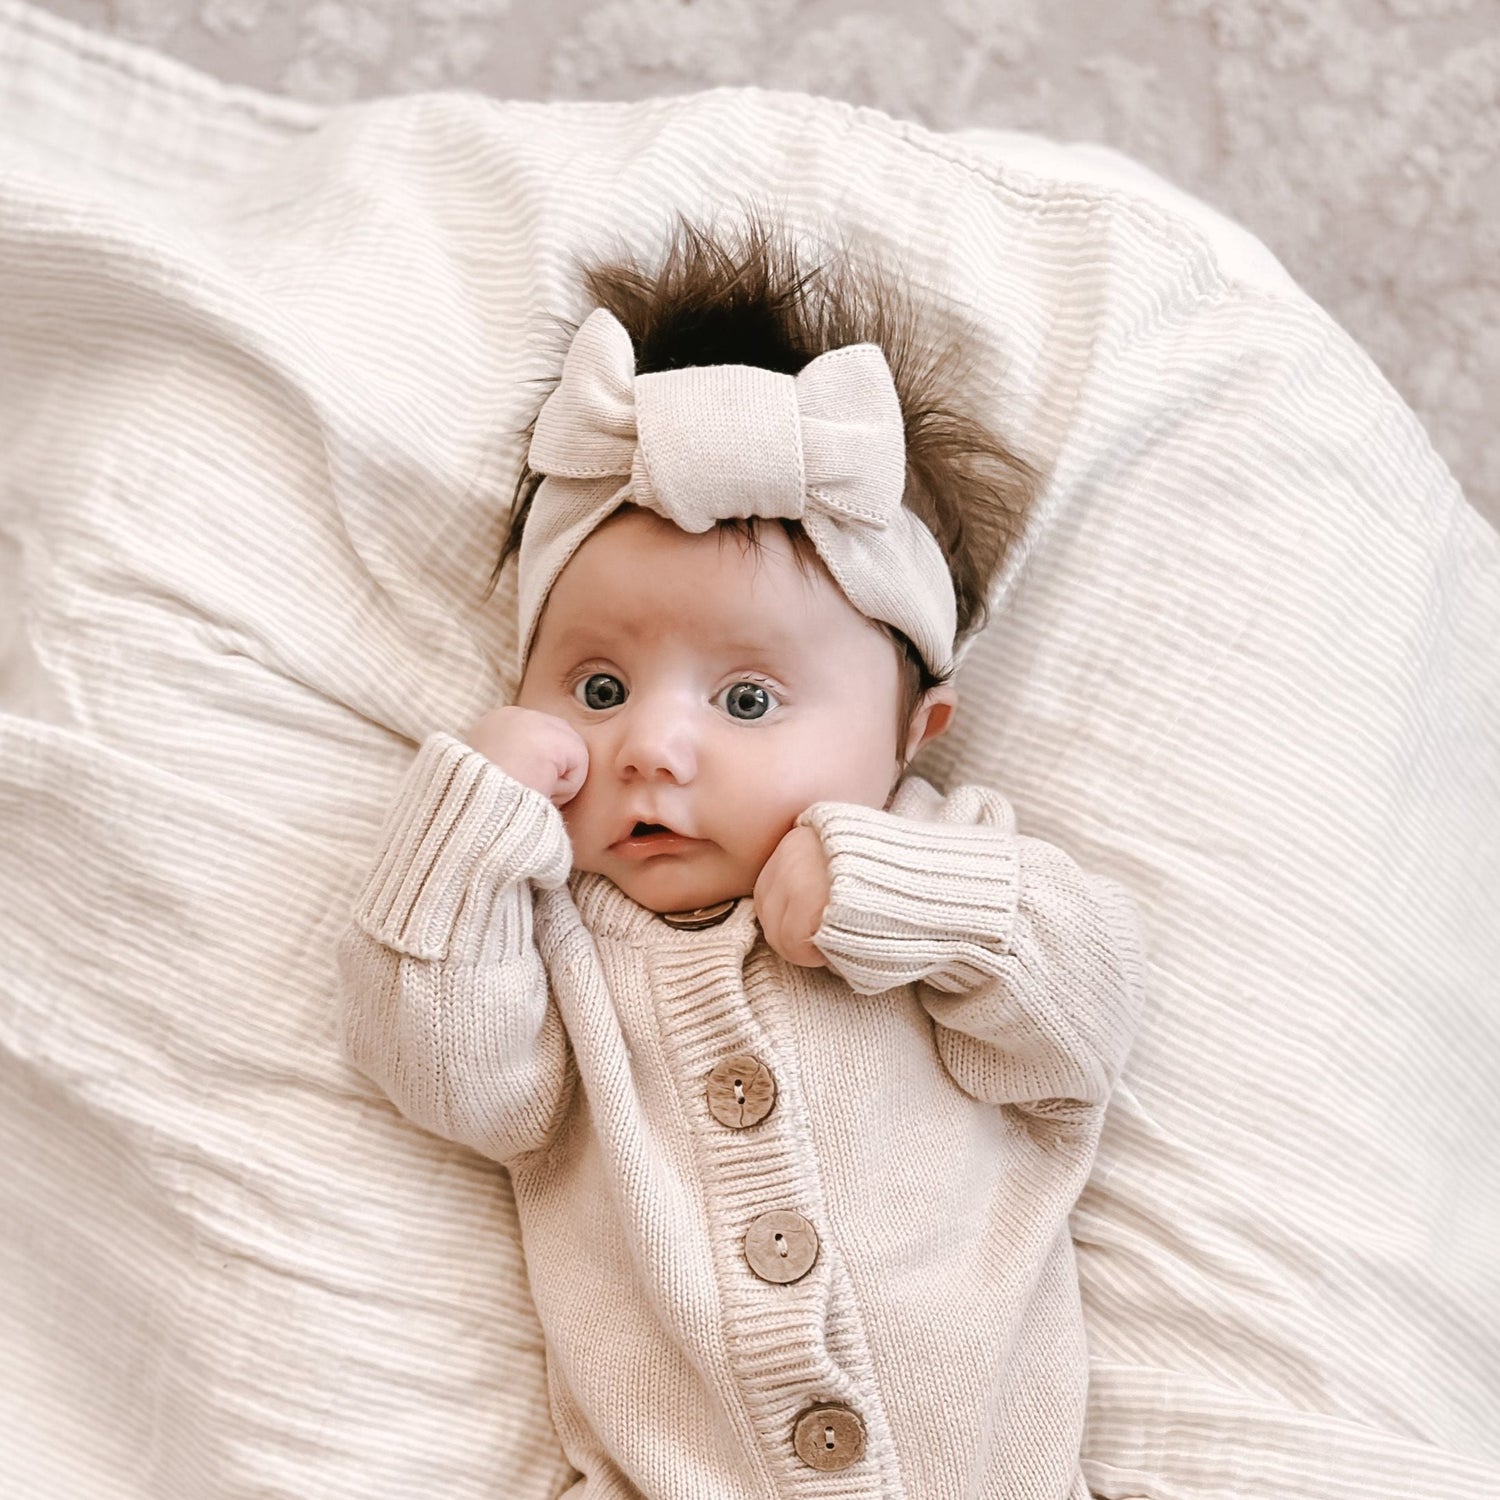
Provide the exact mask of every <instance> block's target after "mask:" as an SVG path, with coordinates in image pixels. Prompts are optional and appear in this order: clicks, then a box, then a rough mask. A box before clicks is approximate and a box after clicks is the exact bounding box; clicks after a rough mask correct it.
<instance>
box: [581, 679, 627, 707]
mask: <svg viewBox="0 0 1500 1500" xmlns="http://www.w3.org/2000/svg"><path fill="white" fill-rule="evenodd" d="M578 688H582V689H583V699H582V701H583V702H584V703H585V704H586V705H587V706H588V707H589V708H614V707H615V706H616V705H617V704H620V703H623V702H624V701H625V684H624V683H623V682H621V681H620V679H619V678H618V677H615V676H614V675H612V674H611V673H609V672H590V673H589V675H588V676H587V677H585V678H584V679H583V681H582V682H580V683H579V684H578V686H577V687H575V688H574V689H573V696H574V697H575V698H577V697H578Z"/></svg>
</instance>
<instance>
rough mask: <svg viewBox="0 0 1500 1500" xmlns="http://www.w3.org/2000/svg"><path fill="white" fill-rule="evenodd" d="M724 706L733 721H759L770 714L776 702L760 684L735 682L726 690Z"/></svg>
mask: <svg viewBox="0 0 1500 1500" xmlns="http://www.w3.org/2000/svg"><path fill="white" fill-rule="evenodd" d="M722 696H723V698H724V706H725V708H727V709H728V710H729V716H730V718H732V719H759V718H763V717H764V716H765V715H766V714H768V713H770V711H771V706H772V704H773V703H774V702H775V699H774V698H772V696H771V694H770V693H768V692H767V691H766V689H765V688H764V687H762V686H761V684H760V683H758V682H748V681H746V682H735V683H731V684H730V685H729V686H728V687H727V688H725V689H724V692H723V694H722Z"/></svg>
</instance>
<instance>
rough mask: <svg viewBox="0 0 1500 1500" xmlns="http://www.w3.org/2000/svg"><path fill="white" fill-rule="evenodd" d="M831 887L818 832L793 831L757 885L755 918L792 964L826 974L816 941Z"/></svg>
mask: <svg viewBox="0 0 1500 1500" xmlns="http://www.w3.org/2000/svg"><path fill="white" fill-rule="evenodd" d="M830 888H831V882H830V879H829V875H828V856H827V855H826V854H824V852H823V840H822V839H820V838H819V837H818V834H817V830H816V829H813V828H807V827H801V828H793V829H790V830H788V832H787V833H786V835H785V836H784V837H783V838H782V840H781V842H780V843H779V844H777V846H776V847H775V848H774V849H773V850H772V851H771V857H770V859H768V860H767V861H766V862H765V864H764V865H763V866H762V867H761V872H760V877H759V878H758V879H757V880H756V882H755V895H754V898H753V899H754V901H755V915H756V918H757V919H758V920H759V922H760V927H761V931H762V932H764V933H765V935H766V941H767V942H768V943H769V944H770V945H771V947H773V948H774V949H775V950H776V951H777V952H778V953H779V954H780V955H781V956H782V957H783V958H784V959H785V960H786V961H787V962H788V963H789V964H801V965H802V967H803V968H805V969H821V968H826V967H827V965H828V960H827V959H826V958H824V957H823V955H822V953H821V952H819V950H818V949H817V948H816V947H815V946H814V944H813V940H812V936H813V933H815V932H816V931H817V930H818V928H819V927H821V926H822V924H823V912H824V909H825V908H826V907H827V905H828V896H829V891H830Z"/></svg>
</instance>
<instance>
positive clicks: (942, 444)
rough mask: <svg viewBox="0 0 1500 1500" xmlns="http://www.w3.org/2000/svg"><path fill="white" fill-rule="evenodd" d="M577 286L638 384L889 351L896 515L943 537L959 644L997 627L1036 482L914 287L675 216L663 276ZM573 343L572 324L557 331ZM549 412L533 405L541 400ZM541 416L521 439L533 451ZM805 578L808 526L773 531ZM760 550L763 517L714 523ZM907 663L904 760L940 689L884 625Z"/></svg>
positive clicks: (504, 549)
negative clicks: (912, 730) (899, 436)
mask: <svg viewBox="0 0 1500 1500" xmlns="http://www.w3.org/2000/svg"><path fill="white" fill-rule="evenodd" d="M579 274H580V277H581V280H582V283H583V286H584V288H585V290H586V291H587V293H588V297H589V305H590V309H591V310H592V308H594V307H606V308H608V309H609V310H610V312H612V313H613V314H614V315H615V316H616V317H617V318H618V319H619V320H620V322H621V323H622V324H624V326H625V328H626V330H627V331H628V332H629V334H630V337H631V341H632V343H633V344H634V346H635V358H636V373H637V374H639V375H647V374H653V373H655V372H657V371H661V370H678V369H683V368H685V367H687V366H690V365H718V364H742V365H759V366H762V367H763V368H765V369H769V370H777V371H780V372H781V373H783V374H786V375H795V374H797V373H798V372H799V371H800V370H801V369H802V368H803V367H804V366H805V365H807V364H808V363H809V362H811V361H812V360H813V359H815V358H816V357H817V356H818V355H819V354H823V353H825V352H826V351H827V350H829V349H838V348H841V347H842V346H843V345H845V344H856V343H874V344H878V345H879V346H880V347H881V349H882V350H883V351H884V353H885V357H886V362H887V364H888V365H889V366H890V370H891V376H892V378H893V380H894V381H895V385H896V390H897V393H898V394H899V396H900V398H901V410H902V413H903V415H904V417H905V431H906V490H905V493H904V495H903V502H904V503H905V504H906V505H907V506H908V507H909V508H910V509H911V510H912V511H913V512H914V513H915V514H916V515H917V516H918V517H919V518H920V519H921V520H922V521H923V522H924V523H925V524H926V525H927V527H928V528H929V529H930V530H931V532H932V534H933V536H935V537H936V538H937V541H938V545H939V546H940V547H941V548H942V551H943V555H944V556H945V557H946V558H947V561H948V569H949V572H950V573H951V575H952V577H953V588H954V594H955V596H956V599H957V617H958V618H957V623H958V632H957V634H958V639H959V640H960V641H961V640H963V639H964V638H965V637H967V636H969V635H971V634H972V633H973V632H974V631H976V630H978V629H980V628H981V627H982V626H983V625H984V624H985V622H986V620H987V618H988V606H987V603H986V600H987V596H988V594H989V590H990V586H991V584H992V583H993V582H994V579H995V577H996V576H997V574H998V572H999V570H1000V566H1001V564H1002V563H1003V562H1004V559H1005V557H1006V555H1007V553H1008V552H1009V550H1010V548H1011V547H1012V545H1013V544H1014V543H1015V541H1016V540H1017V538H1018V537H1019V536H1020V533H1021V527H1022V523H1023V522H1024V520H1025V516H1026V512H1027V510H1028V509H1029V507H1030V504H1031V501H1032V499H1033V497H1034V495H1035V493H1036V488H1037V483H1038V480H1039V477H1040V476H1039V475H1038V472H1037V470H1036V469H1034V468H1033V467H1032V466H1031V465H1030V464H1028V463H1027V462H1025V461H1024V460H1023V459H1021V458H1019V457H1018V456H1017V455H1016V454H1014V453H1012V452H1011V450H1010V449H1009V448H1008V447H1007V446H1006V445H1005V443H1004V442H1002V441H1001V439H1000V438H999V437H998V436H997V435H996V434H995V433H994V432H992V431H991V430H990V429H989V428H988V427H987V426H986V425H985V424H984V423H983V422H981V421H980V420H979V419H978V418H977V417H975V416H974V415H972V413H971V412H970V411H969V410H967V409H966V404H967V403H966V402H965V396H972V392H971V390H970V387H971V384H972V379H973V363H972V353H971V349H972V345H970V344H968V343H967V342H966V341H965V340H964V339H963V338H962V336H961V333H959V334H955V333H948V334H946V335H939V334H936V333H935V330H934V329H933V328H932V327H931V326H930V325H929V323H927V322H924V320H923V318H922V317H921V316H920V315H919V312H918V308H917V306H916V304H915V301H914V298H913V295H912V292H911V290H910V287H909V284H908V282H907V281H906V280H905V279H904V278H903V277H901V276H899V275H898V274H896V273H894V272H892V271H891V270H890V269H889V268H888V267H886V266H885V265H882V264H881V263H879V262H878V261H875V260H869V261H867V262H866V263H863V264H862V263H861V261H860V259H859V258H857V257H856V256H855V255H853V254H852V253H850V252H849V250H848V247H847V246H845V248H844V253H841V254H837V255H835V256H833V257H831V258H830V259H829V260H828V261H825V262H824V264H822V265H820V266H815V267H806V266H804V265H803V264H802V263H801V262H800V261H799V256H798V252H797V249H796V246H795V245H794V243H793V242H792V241H791V239H790V237H789V236H788V234H787V232H786V230H785V229H784V228H782V227H781V226H779V225H778V224H777V223H776V221H775V220H774V218H771V217H769V216H763V215H762V213H761V212H760V211H758V210H755V209H751V210H750V211H749V212H748V213H747V215H746V219H745V223H744V225H743V227H742V228H741V229H739V230H738V231H733V232H731V233H729V234H727V235H723V234H720V233H717V232H715V231H713V230H711V229H709V228H707V227H705V226H704V225H702V224H699V223H694V222H692V221H690V220H689V219H688V218H686V217H685V216H683V215H681V214H679V215H678V217H677V220H676V222H675V224H674V226H673V230H672V235H671V240H670V243H669V245H668V247H667V250H666V252H665V255H664V257H663V259H662V261H661V263H660V264H659V265H658V266H656V267H655V268H653V269H647V268H644V267H642V266H641V264H640V263H639V261H638V259H637V258H636V257H635V256H634V255H632V254H631V253H630V252H629V251H628V250H622V251H621V253H620V254H619V255H618V256H617V257H616V258H615V259H612V260H608V261H603V262H596V263H592V264H585V265H583V266H581V267H580V268H579ZM562 326H563V327H564V328H565V329H566V330H567V333H568V337H569V338H571V335H572V333H573V332H574V331H576V329H577V326H578V325H577V324H570V323H564V324H563V325H562ZM538 406H540V403H538ZM535 425H536V422H535V417H533V418H532V421H531V422H530V423H529V424H528V425H527V427H526V428H525V431H524V434H523V435H524V437H525V439H526V442H527V445H528V446H529V443H530V437H531V434H532V432H533V431H534V429H535ZM542 477H543V476H542V475H541V474H538V473H537V472H536V471H535V470H533V469H531V468H530V467H529V465H525V464H523V465H522V469H521V474H520V476H519V478H518V479H517V481H516V488H515V494H514V497H513V501H512V507H511V515H510V520H509V525H508V528H507V530H506V534H505V537H504V541H503V544H502V546H501V548H500V555H499V558H498V560H497V561H496V563H495V569H494V572H493V574H492V575H491V577H490V581H489V587H488V589H487V590H486V597H488V596H489V595H490V594H492V593H493V592H494V590H495V587H496V585H497V584H498V583H499V581H500V577H501V573H502V572H503V570H504V567H505V564H506V562H507V561H508V560H509V559H510V557H511V556H512V555H514V554H515V553H517V552H518V551H519V550H520V545H521V533H522V530H523V529H524V527H525V524H526V517H527V515H528V514H529V512H530V509H531V502H532V498H533V496H534V495H535V493H536V489H537V486H538V485H539V484H540V483H541V480H542ZM775 519H776V521H777V523H778V524H780V525H781V526H782V527H783V528H784V529H785V530H786V532H787V534H788V536H789V537H790V539H791V541H792V544H793V549H794V556H795V557H796V558H797V561H798V565H799V567H803V568H804V569H807V568H810V567H816V566H821V563H820V560H819V559H818V556H817V552H816V549H815V548H814V547H813V545H812V542H811V540H810V538H809V537H808V536H807V533H806V532H805V531H804V530H803V529H802V525H801V523H800V522H799V521H796V520H791V519H788V518H785V517H777V518H775ZM718 524H719V527H720V529H721V531H725V530H727V531H733V532H735V533H737V534H739V535H740V536H742V537H744V538H745V539H746V540H747V542H748V543H749V544H750V545H752V546H755V547H757V548H758V547H759V545H760V540H759V535H758V528H759V526H761V525H763V524H766V521H765V518H763V517H759V516H747V517H744V518H737V519H733V520H725V521H721V522H719V523H718ZM874 623H876V624H879V625H881V628H882V629H884V630H885V631H886V633H887V634H888V635H890V636H891V638H892V639H893V640H894V641H895V643H896V645H897V647H898V649H899V651H900V655H901V692H900V714H899V719H898V724H899V738H898V741H897V746H898V750H899V748H900V746H901V744H902V743H904V739H905V736H906V733H907V731H908V729H909V726H910V723H911V717H912V714H913V713H914V711H915V709H916V706H917V703H918V702H919V701H920V699H921V696H922V694H923V693H925V692H926V691H927V690H928V689H929V688H931V687H934V686H936V685H937V684H938V683H940V682H944V681H946V680H947V678H946V677H938V676H935V675H934V674H933V673H932V672H931V671H930V670H929V669H928V667H927V665H926V663H925V662H924V661H923V660H922V658H921V655H920V654H919V653H918V651H917V650H916V648H915V647H914V646H913V645H912V643H911V642H910V641H909V640H908V639H907V638H906V636H905V635H904V634H903V633H902V632H901V631H899V630H897V629H895V628H894V627H893V626H890V625H887V624H885V623H884V622H881V621H876V622H874Z"/></svg>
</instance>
